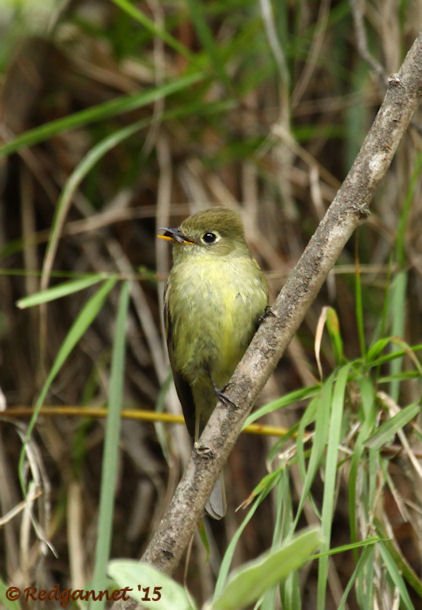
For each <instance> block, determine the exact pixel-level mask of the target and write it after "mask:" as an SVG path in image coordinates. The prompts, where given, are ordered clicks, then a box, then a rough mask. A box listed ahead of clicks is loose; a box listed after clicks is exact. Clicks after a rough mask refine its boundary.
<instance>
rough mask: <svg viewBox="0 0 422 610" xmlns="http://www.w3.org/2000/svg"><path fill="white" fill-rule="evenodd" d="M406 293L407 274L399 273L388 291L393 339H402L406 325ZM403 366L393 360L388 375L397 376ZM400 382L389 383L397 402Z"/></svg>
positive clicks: (401, 363) (392, 396)
mask: <svg viewBox="0 0 422 610" xmlns="http://www.w3.org/2000/svg"><path fill="white" fill-rule="evenodd" d="M406 291H407V272H406V271H399V272H398V273H397V275H396V277H395V278H393V281H392V283H391V286H390V289H389V294H390V298H389V304H390V307H389V317H390V320H391V334H392V335H393V336H395V337H404V328H405V324H406V300H407V299H406ZM402 366H403V358H395V359H394V360H393V361H392V362H391V364H390V374H391V375H397V374H398V373H399V372H400V371H401V368H402ZM399 391H400V381H399V380H395V379H394V380H393V381H392V382H391V383H390V390H389V394H390V396H391V398H392V399H393V400H394V401H395V402H397V401H398V398H399Z"/></svg>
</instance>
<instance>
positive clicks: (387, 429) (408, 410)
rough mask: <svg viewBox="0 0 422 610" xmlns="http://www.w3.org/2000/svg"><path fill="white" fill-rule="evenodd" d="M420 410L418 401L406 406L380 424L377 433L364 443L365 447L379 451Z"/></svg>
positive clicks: (421, 408)
mask: <svg viewBox="0 0 422 610" xmlns="http://www.w3.org/2000/svg"><path fill="white" fill-rule="evenodd" d="M421 410H422V407H421V403H420V401H418V402H416V403H412V404H411V405H408V406H407V407H405V408H404V409H402V410H401V411H400V412H399V413H397V415H394V416H393V417H391V419H389V420H388V421H386V422H384V423H383V424H381V426H380V427H379V428H378V430H377V432H376V433H375V434H373V435H372V436H371V437H370V438H368V440H367V441H366V443H365V445H366V446H367V447H370V448H371V449H377V450H379V449H381V447H383V446H384V445H386V444H387V443H389V442H391V440H392V438H393V437H394V435H395V434H396V433H397V432H398V431H399V430H401V429H402V428H403V427H404V426H406V424H408V423H409V422H410V421H412V419H414V418H415V417H417V416H418V415H419V414H420V412H421Z"/></svg>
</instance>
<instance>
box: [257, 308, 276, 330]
mask: <svg viewBox="0 0 422 610" xmlns="http://www.w3.org/2000/svg"><path fill="white" fill-rule="evenodd" d="M276 317H277V316H276V314H275V313H274V312H273V310H272V308H271V306H270V305H267V306H266V307H265V309H264V311H263V312H262V314H261V315H260V316H259V318H258V326H260V325H261V324H262V322H263V321H264V320H266V319H267V318H276Z"/></svg>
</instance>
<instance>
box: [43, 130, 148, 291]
mask: <svg viewBox="0 0 422 610" xmlns="http://www.w3.org/2000/svg"><path fill="white" fill-rule="evenodd" d="M144 125H145V119H143V120H141V121H137V122H136V123H133V125H128V126H127V127H124V128H123V129H119V130H118V131H116V132H114V133H112V134H111V135H109V136H108V137H106V138H104V139H103V140H101V142H99V143H98V144H96V145H95V146H94V147H93V148H91V150H90V151H89V152H88V154H87V155H86V156H85V157H84V158H83V159H82V161H81V162H80V163H78V165H77V166H76V168H75V169H74V171H73V172H72V173H71V175H70V176H69V178H68V179H67V181H66V184H65V187H64V189H63V192H62V194H61V196H60V199H59V201H58V203H57V206H56V210H55V214H54V218H53V223H52V226H51V231H50V237H49V240H48V245H47V251H46V254H45V257H44V262H43V267H42V274H41V288H43V289H46V288H47V285H48V282H49V278H50V273H51V269H52V267H53V262H54V257H55V255H56V252H57V247H58V242H59V238H60V234H61V232H62V229H63V225H64V223H65V220H66V216H67V213H68V211H69V208H70V205H71V203H72V198H73V195H74V194H75V191H76V189H77V188H78V186H79V185H80V183H81V182H82V180H83V179H84V178H85V176H86V175H87V174H88V172H89V171H90V170H91V169H92V168H93V166H94V165H95V164H96V163H97V162H98V161H99V160H100V159H101V158H102V157H103V156H104V155H105V154H106V153H107V152H108V151H109V150H111V149H112V148H114V147H115V146H117V144H120V142H122V141H123V140H126V139H127V138H129V137H130V136H131V135H133V134H134V133H136V132H137V131H138V130H139V129H141V128H142V127H143V126H144Z"/></svg>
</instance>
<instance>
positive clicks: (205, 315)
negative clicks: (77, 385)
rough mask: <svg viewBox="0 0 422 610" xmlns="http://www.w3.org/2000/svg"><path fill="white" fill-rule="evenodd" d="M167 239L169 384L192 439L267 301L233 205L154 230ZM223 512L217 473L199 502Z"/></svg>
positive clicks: (221, 390) (214, 513)
mask: <svg viewBox="0 0 422 610" xmlns="http://www.w3.org/2000/svg"><path fill="white" fill-rule="evenodd" d="M162 231H163V234H162V235H158V237H160V238H162V239H167V240H170V241H171V242H172V244H173V267H172V269H171V272H170V275H169V279H168V282H167V287H166V292H165V304H164V317H165V327H166V335H167V347H168V352H169V358H170V364H171V368H172V371H173V378H174V383H175V386H176V391H177V394H178V396H179V400H180V402H181V405H182V409H183V414H184V417H185V422H186V426H187V428H188V431H189V434H190V436H191V437H192V439H193V441H194V443H197V442H198V439H199V436H200V434H201V432H202V430H203V429H204V427H205V425H206V423H207V421H208V419H209V417H210V415H211V413H212V411H213V409H214V408H215V406H216V404H217V400H218V399H222V400H223V401H224V398H225V397H224V388H225V386H226V384H227V383H228V381H229V379H230V377H231V376H232V374H233V372H234V369H235V368H236V365H237V364H238V362H239V361H240V359H241V358H242V356H243V354H244V352H245V350H246V348H247V347H248V345H249V343H250V341H251V339H252V337H253V335H254V333H255V331H256V329H257V327H258V324H259V321H260V319H261V317H262V315H263V314H264V312H265V309H266V307H267V305H268V286H267V282H266V279H265V277H264V274H263V272H262V271H261V269H260V267H259V265H258V263H257V262H256V261H255V259H254V258H252V256H251V254H250V252H249V250H248V246H247V244H246V241H245V235H244V231H243V226H242V222H241V220H240V216H239V214H238V213H237V212H234V211H233V210H229V209H226V208H219V207H218V208H211V209H208V210H205V211H202V212H199V213H197V214H194V215H193V216H190V217H189V218H187V219H186V220H184V221H183V222H182V224H181V225H180V227H179V228H176V229H171V228H164V229H162ZM205 508H206V511H207V513H208V514H209V515H210V516H211V517H213V518H215V519H221V518H222V517H223V516H224V515H225V512H226V498H225V491H224V482H223V479H222V476H221V477H220V479H219V480H218V481H217V483H216V485H215V487H214V489H213V491H212V493H211V496H210V498H209V500H208V503H207V505H206V507H205Z"/></svg>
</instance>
